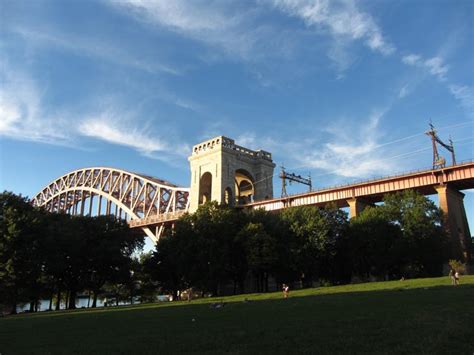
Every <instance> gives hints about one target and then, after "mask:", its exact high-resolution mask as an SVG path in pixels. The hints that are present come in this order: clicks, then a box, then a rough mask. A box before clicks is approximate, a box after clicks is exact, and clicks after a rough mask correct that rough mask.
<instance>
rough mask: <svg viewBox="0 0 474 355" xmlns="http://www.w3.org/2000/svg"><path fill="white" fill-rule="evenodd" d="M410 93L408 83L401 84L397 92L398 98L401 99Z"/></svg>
mask: <svg viewBox="0 0 474 355" xmlns="http://www.w3.org/2000/svg"><path fill="white" fill-rule="evenodd" d="M409 93H410V91H409V88H408V85H405V86H403V87H402V88H401V89H400V91H399V92H398V98H399V99H403V98H404V97H405V96H407V95H408V94H409Z"/></svg>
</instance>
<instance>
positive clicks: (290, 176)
mask: <svg viewBox="0 0 474 355" xmlns="http://www.w3.org/2000/svg"><path fill="white" fill-rule="evenodd" d="M279 177H280V179H281V197H288V193H287V192H286V184H287V182H286V181H287V180H288V182H289V184H290V185H291V183H292V182H293V181H294V182H298V183H300V184H303V185H307V186H309V191H311V190H312V185H311V175H309V176H308V178H304V177H302V176H301V175H296V174H294V173H287V172H286V171H285V167H284V166H282V167H281V172H280V175H279Z"/></svg>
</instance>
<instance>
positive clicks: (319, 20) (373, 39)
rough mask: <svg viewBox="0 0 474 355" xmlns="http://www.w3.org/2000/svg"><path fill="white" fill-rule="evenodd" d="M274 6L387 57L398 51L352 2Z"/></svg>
mask: <svg viewBox="0 0 474 355" xmlns="http://www.w3.org/2000/svg"><path fill="white" fill-rule="evenodd" d="M272 3H273V4H274V6H276V7H277V8H278V9H280V10H282V11H283V12H285V13H287V14H289V15H290V16H295V17H299V18H301V19H302V20H303V21H304V22H305V23H306V25H307V26H309V27H312V26H314V27H316V28H319V29H321V30H323V31H327V32H329V33H330V34H331V35H333V36H335V37H342V38H345V39H350V40H363V41H364V43H365V44H366V45H367V46H368V47H369V48H370V49H371V50H373V51H377V52H380V53H382V54H384V55H388V54H391V53H393V52H394V51H395V47H394V46H393V45H392V44H390V43H389V42H387V41H386V40H385V39H384V37H383V34H382V31H381V29H380V28H379V26H378V25H377V24H376V22H375V20H374V19H373V18H372V16H370V15H369V14H367V13H365V12H361V11H360V10H359V9H358V8H357V6H356V5H355V3H354V2H353V1H336V0H314V1H311V0H273V1H272Z"/></svg>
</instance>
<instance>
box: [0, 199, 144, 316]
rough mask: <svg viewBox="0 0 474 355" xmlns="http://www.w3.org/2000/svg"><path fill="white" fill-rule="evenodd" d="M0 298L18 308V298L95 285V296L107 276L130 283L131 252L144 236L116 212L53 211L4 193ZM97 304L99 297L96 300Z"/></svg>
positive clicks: (71, 302)
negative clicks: (98, 214)
mask: <svg viewBox="0 0 474 355" xmlns="http://www.w3.org/2000/svg"><path fill="white" fill-rule="evenodd" d="M0 229H1V231H2V234H1V236H0V303H7V304H9V305H10V306H11V311H13V312H15V311H16V305H18V304H19V303H25V302H30V303H31V310H32V311H33V310H34V308H35V305H36V304H37V303H38V301H39V300H40V298H43V297H49V298H53V294H56V295H57V296H56V299H57V302H58V305H57V307H58V306H59V301H60V298H61V292H63V291H67V292H68V294H69V303H68V306H69V308H75V299H76V294H77V293H78V292H80V291H83V290H92V291H93V292H94V299H95V300H96V298H97V295H98V294H99V293H100V292H101V288H102V286H103V285H104V284H105V283H106V282H112V283H127V282H128V280H129V278H130V270H131V267H132V259H131V256H132V253H133V252H134V251H135V250H136V249H139V248H141V247H142V246H143V243H144V238H143V236H142V235H141V234H137V232H136V231H134V230H131V229H129V227H128V224H127V223H126V222H125V221H119V220H116V219H115V218H113V217H112V216H101V217H71V216H69V215H65V214H50V213H46V212H45V211H43V210H41V209H37V208H33V206H32V205H31V204H30V203H29V201H28V200H27V199H26V198H23V197H21V196H16V195H14V194H12V193H10V192H4V193H2V194H0ZM94 305H95V301H94Z"/></svg>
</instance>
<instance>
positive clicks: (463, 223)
mask: <svg viewBox="0 0 474 355" xmlns="http://www.w3.org/2000/svg"><path fill="white" fill-rule="evenodd" d="M435 189H436V191H437V193H438V199H439V208H440V209H441V210H442V211H443V212H444V214H445V226H446V229H447V230H448V232H449V237H450V239H451V242H452V250H451V255H452V257H453V258H456V259H458V260H459V259H460V260H462V261H463V262H469V261H470V260H471V253H470V252H471V250H470V248H471V232H470V231H469V224H468V222H467V216H466V210H465V209H464V201H463V199H464V194H463V193H462V192H460V191H458V190H456V189H455V188H453V187H451V186H448V185H439V186H436V187H435Z"/></svg>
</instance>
